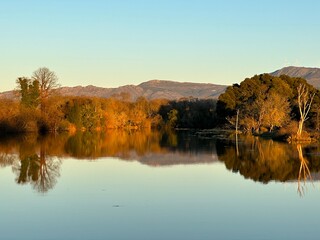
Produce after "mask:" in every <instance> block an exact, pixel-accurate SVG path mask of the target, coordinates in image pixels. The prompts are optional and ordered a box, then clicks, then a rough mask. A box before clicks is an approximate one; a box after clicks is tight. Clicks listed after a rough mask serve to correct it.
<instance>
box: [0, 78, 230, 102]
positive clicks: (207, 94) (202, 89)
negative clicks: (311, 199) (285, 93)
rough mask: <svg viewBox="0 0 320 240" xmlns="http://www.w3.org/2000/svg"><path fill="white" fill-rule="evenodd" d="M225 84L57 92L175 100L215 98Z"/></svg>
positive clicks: (11, 95)
mask: <svg viewBox="0 0 320 240" xmlns="http://www.w3.org/2000/svg"><path fill="white" fill-rule="evenodd" d="M226 87H227V86H225V85H216V84H211V83H188V82H175V81H165V80H151V81H148V82H143V83H141V84H139V85H125V86H121V87H118V88H102V87H95V86H92V85H89V86H85V87H82V86H77V87H61V88H59V89H58V93H59V94H61V95H63V96H87V97H101V98H109V97H116V98H125V99H127V100H136V99H137V98H138V97H140V96H143V97H145V98H147V99H149V100H151V99H160V98H161V99H169V100H177V99H180V98H189V97H193V98H199V99H217V98H218V97H219V95H220V94H221V93H223V92H224V91H225V89H226ZM1 97H6V98H14V93H13V91H9V92H3V93H0V98H1Z"/></svg>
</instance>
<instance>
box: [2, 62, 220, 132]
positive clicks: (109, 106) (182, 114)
mask: <svg viewBox="0 0 320 240" xmlns="http://www.w3.org/2000/svg"><path fill="white" fill-rule="evenodd" d="M16 83H17V91H16V93H17V95H18V96H19V101H15V100H9V99H0V132H1V133H14V132H16V133H21V132H40V133H46V132H59V131H78V130H81V131H84V130H89V131H101V130H106V129H151V128H210V127H214V124H215V122H216V117H215V105H216V101H215V100H199V99H193V98H188V99H180V100H179V101H169V100H165V99H156V100H147V99H146V98H144V97H139V98H138V99H137V100H136V101H135V102H130V101H128V100H127V99H128V98H126V97H123V98H121V96H120V97H113V98H107V99H106V98H96V97H70V96H68V97H67V96H60V95H59V94H58V92H57V91H56V88H57V87H58V86H59V84H58V78H57V76H56V75H55V73H54V72H52V71H50V70H49V69H48V68H39V69H38V70H36V71H35V72H34V73H33V74H32V76H31V77H30V78H28V77H19V78H18V79H17V81H16Z"/></svg>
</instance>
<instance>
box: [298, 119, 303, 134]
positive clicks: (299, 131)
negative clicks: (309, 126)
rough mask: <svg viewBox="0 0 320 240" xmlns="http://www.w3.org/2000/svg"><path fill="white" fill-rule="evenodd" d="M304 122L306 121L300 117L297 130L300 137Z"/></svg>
mask: <svg viewBox="0 0 320 240" xmlns="http://www.w3.org/2000/svg"><path fill="white" fill-rule="evenodd" d="M303 123H304V119H300V121H299V127H298V131H297V137H298V138H300V137H301V134H302V129H303Z"/></svg>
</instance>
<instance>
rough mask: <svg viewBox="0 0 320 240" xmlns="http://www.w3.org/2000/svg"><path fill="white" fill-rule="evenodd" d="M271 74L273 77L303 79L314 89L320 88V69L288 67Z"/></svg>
mask: <svg viewBox="0 0 320 240" xmlns="http://www.w3.org/2000/svg"><path fill="white" fill-rule="evenodd" d="M270 74H271V75H273V76H280V75H288V76H290V77H301V78H304V79H306V80H307V81H308V83H309V84H311V85H313V86H314V87H316V88H320V68H316V67H295V66H288V67H284V68H282V69H279V70H277V71H274V72H272V73H270Z"/></svg>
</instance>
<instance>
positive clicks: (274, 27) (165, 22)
mask: <svg viewBox="0 0 320 240" xmlns="http://www.w3.org/2000/svg"><path fill="white" fill-rule="evenodd" d="M319 11H320V1H317V0H313V1H312V0H304V1H301V0H291V1H289V0H261V1H256V0H242V1H240V0H86V1H85V0H54V1H49V0H47V1H45V0H28V1H25V0H0V31H1V34H0V46H1V48H0V66H1V67H0V91H8V90H12V89H14V88H15V87H16V83H15V81H16V79H17V78H18V77H21V76H25V77H30V76H31V75H32V73H33V72H34V71H35V70H37V69H38V68H39V67H48V68H49V69H50V70H52V71H54V72H55V73H56V75H57V76H58V77H59V83H60V84H61V85H62V86H78V85H82V86H86V85H95V86H100V87H117V86H121V85H127V84H135V85H136V84H139V83H141V82H144V81H148V80H152V79H161V80H174V81H180V82H202V83H215V84H226V85H230V84H233V83H239V82H241V81H242V80H244V79H245V78H246V77H252V76H253V75H255V74H260V73H265V72H272V71H275V70H277V69H280V68H282V67H285V66H305V67H320V45H319V44H320V31H319V30H320V15H319Z"/></svg>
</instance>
